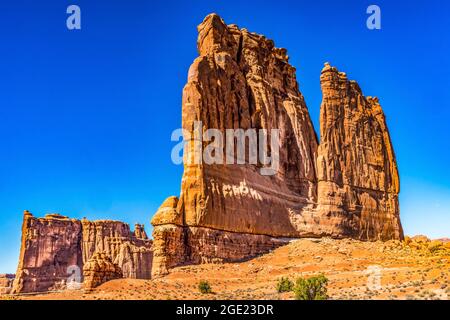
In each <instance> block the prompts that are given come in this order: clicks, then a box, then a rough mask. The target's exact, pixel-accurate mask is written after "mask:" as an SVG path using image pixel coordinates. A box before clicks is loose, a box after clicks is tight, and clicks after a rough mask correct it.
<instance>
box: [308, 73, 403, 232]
mask: <svg viewBox="0 0 450 320" xmlns="http://www.w3.org/2000/svg"><path fill="white" fill-rule="evenodd" d="M320 82H321V86H322V94H323V100H322V106H321V109H320V125H321V127H320V139H321V141H320V145H319V150H318V158H317V177H318V203H319V206H318V212H323V213H326V214H327V215H328V216H332V217H333V221H334V222H337V227H338V230H337V232H339V233H340V234H341V235H344V236H349V237H356V238H358V239H365V240H377V239H382V240H388V239H392V238H394V239H400V238H401V237H402V236H403V234H402V229H401V224H400V217H399V204H398V193H399V192H400V182H399V176H398V171H397V164H396V160H395V155H394V150H393V147H392V143H391V139H390V137H389V132H388V129H387V125H386V121H385V117H384V114H383V111H382V109H381V106H380V104H379V101H378V99H377V98H372V97H364V96H363V94H362V91H361V89H360V88H359V86H358V84H357V83H356V82H355V81H349V80H348V79H347V76H346V74H345V73H343V72H339V71H338V70H337V69H336V68H334V67H331V66H330V65H329V64H326V65H325V68H324V69H323V70H322V75H321V77H320Z"/></svg>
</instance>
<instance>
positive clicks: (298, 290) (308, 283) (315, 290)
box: [293, 274, 328, 300]
mask: <svg viewBox="0 0 450 320" xmlns="http://www.w3.org/2000/svg"><path fill="white" fill-rule="evenodd" d="M327 284H328V279H327V278H326V277H325V276H324V275H323V274H321V275H319V276H315V277H311V278H307V279H304V278H298V279H297V281H296V283H295V286H294V289H293V290H294V294H295V298H296V299H297V300H326V299H328V296H327Z"/></svg>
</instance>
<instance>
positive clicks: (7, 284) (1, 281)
mask: <svg viewBox="0 0 450 320" xmlns="http://www.w3.org/2000/svg"><path fill="white" fill-rule="evenodd" d="M14 277H15V275H14V274H0V294H9V293H11V290H12V285H13V281H14Z"/></svg>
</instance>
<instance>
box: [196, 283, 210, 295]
mask: <svg viewBox="0 0 450 320" xmlns="http://www.w3.org/2000/svg"><path fill="white" fill-rule="evenodd" d="M198 290H199V291H200V292H201V293H203V294H207V293H212V288H211V285H210V284H209V282H208V281H206V280H201V281H200V282H199V283H198Z"/></svg>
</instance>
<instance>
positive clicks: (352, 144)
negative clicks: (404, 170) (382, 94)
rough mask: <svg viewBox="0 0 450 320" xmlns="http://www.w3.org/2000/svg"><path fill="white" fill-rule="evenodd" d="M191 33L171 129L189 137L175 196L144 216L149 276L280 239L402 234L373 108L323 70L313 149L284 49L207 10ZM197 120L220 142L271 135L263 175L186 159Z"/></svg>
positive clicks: (393, 171) (390, 162) (250, 252)
mask: <svg viewBox="0 0 450 320" xmlns="http://www.w3.org/2000/svg"><path fill="white" fill-rule="evenodd" d="M198 32H199V35H198V42H197V46H198V51H199V55H200V56H199V57H198V58H197V59H196V60H195V61H194V62H193V64H192V65H191V67H190V69H189V72H188V80H187V84H186V86H185V88H184V90H183V106H182V124H183V128H184V129H185V130H186V131H187V132H189V133H190V134H191V135H190V140H189V141H188V143H187V150H185V159H184V162H185V166H184V174H183V179H182V186H181V194H180V198H179V200H178V199H177V198H174V197H171V198H169V199H168V200H166V202H165V203H164V204H163V205H162V206H161V208H160V209H159V210H158V212H157V213H156V214H155V216H154V218H153V220H152V224H153V225H154V226H155V228H154V232H153V236H154V239H155V243H154V251H155V261H154V266H153V271H154V274H155V275H159V274H164V273H166V272H167V270H168V269H169V268H171V267H173V266H176V265H180V264H184V263H199V262H211V261H236V260H240V259H245V258H248V257H250V256H254V255H257V254H260V253H263V252H267V251H268V250H270V249H272V248H274V247H276V246H278V245H280V244H282V243H283V241H281V240H280V239H281V238H284V237H290V238H295V237H305V236H311V237H320V236H331V237H335V238H342V237H353V238H357V239H363V240H376V239H399V238H401V237H403V233H402V229H401V224H400V220H399V208H398V192H399V179H398V173H397V167H396V161H395V156H394V152H393V148H392V145H391V142H390V138H389V133H388V130H387V126H386V123H385V120H384V115H383V113H382V110H381V107H380V105H379V104H378V100H377V99H373V98H365V97H364V96H363V94H362V92H361V90H360V89H359V87H358V85H357V84H356V83H355V82H350V81H348V80H347V79H346V77H345V75H344V74H342V73H339V72H338V71H337V70H336V69H335V68H332V67H330V66H328V65H327V66H326V68H325V69H324V70H323V72H322V76H321V84H322V90H323V103H322V107H321V143H320V145H319V144H318V139H317V137H316V134H315V131H314V128H313V126H312V123H311V120H310V116H309V113H308V110H307V107H306V104H305V101H304V98H303V96H302V94H301V93H300V91H299V88H298V84H297V81H296V77H295V68H294V67H292V66H291V65H290V64H289V62H288V56H287V52H286V50H285V49H280V48H276V47H275V46H274V43H273V42H272V41H271V40H268V39H266V38H265V37H264V36H261V35H258V34H255V33H250V32H248V31H247V30H246V29H239V28H238V27H237V26H236V25H226V24H225V23H224V22H223V20H222V19H221V18H220V17H219V16H217V15H215V14H211V15H209V16H207V17H206V18H205V20H204V21H203V22H202V23H201V24H200V25H199V27H198ZM198 121H201V123H202V127H201V128H200V130H199V132H201V133H202V132H205V131H206V129H217V130H219V131H220V132H222V133H223V134H224V136H225V132H226V130H227V129H243V130H246V129H257V130H258V129H267V130H270V129H279V130H280V134H279V142H280V152H279V163H280V165H279V168H278V170H277V171H276V173H275V175H263V174H262V173H261V170H260V169H261V167H262V165H261V163H258V164H249V163H248V162H246V164H207V163H198V162H197V163H193V159H196V158H197V159H198V156H199V155H198V153H196V150H197V149H196V148H197V147H198V145H199V144H201V143H202V142H200V141H199V140H198V136H197V137H196V136H195V132H196V130H197V128H196V125H195V124H196V122H198ZM269 132H270V131H269ZM268 140H270V138H269V139H268ZM206 145H207V143H205V142H203V145H202V146H203V147H204V148H205V147H206ZM220 148H222V149H223V150H222V152H223V154H226V153H227V152H226V148H225V146H220ZM220 148H219V149H220ZM234 156H235V159H236V155H234ZM246 159H247V160H248V153H247V154H246ZM235 163H236V162H235Z"/></svg>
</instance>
